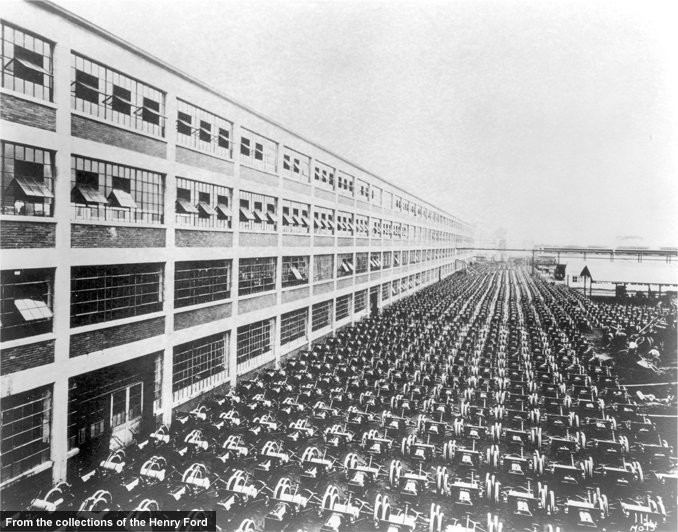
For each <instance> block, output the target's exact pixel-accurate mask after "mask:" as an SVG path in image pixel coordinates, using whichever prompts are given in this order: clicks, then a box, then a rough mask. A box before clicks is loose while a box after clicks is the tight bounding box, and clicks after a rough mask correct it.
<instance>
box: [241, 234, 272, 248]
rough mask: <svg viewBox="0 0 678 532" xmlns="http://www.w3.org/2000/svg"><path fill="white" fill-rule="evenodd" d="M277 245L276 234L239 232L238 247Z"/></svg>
mask: <svg viewBox="0 0 678 532" xmlns="http://www.w3.org/2000/svg"><path fill="white" fill-rule="evenodd" d="M277 245H278V235H277V234H269V233H240V247H275V246H277Z"/></svg>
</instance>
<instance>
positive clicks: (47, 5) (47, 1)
mask: <svg viewBox="0 0 678 532" xmlns="http://www.w3.org/2000/svg"><path fill="white" fill-rule="evenodd" d="M24 1H25V2H29V3H31V4H34V5H37V6H39V7H41V8H42V9H44V10H45V11H51V12H52V13H55V14H57V15H59V16H61V17H63V18H65V19H68V20H70V21H71V22H74V23H76V24H78V25H80V26H82V27H84V28H85V29H87V30H89V31H91V32H92V33H95V34H97V35H99V36H100V37H103V38H105V39H107V40H109V41H112V42H113V43H115V44H116V45H118V46H120V47H121V48H124V49H125V50H127V51H128V52H132V53H133V54H136V55H138V56H139V57H141V58H143V59H145V60H147V61H150V62H151V63H154V64H155V65H157V66H159V67H161V68H163V69H165V70H168V71H170V72H172V73H173V74H175V75H177V76H179V77H181V78H183V79H184V80H186V81H188V82H190V83H193V84H195V85H198V86H199V87H201V88H202V89H204V90H206V91H208V92H211V93H212V94H214V95H215V96H217V97H219V98H222V99H224V100H226V101H228V102H230V103H232V104H233V105H236V106H237V107H240V108H241V109H243V110H245V111H247V112H249V113H251V114H253V115H254V116H256V117H258V118H261V119H263V120H265V121H266V122H269V123H270V124H271V125H273V126H275V127H277V128H280V129H281V130H283V131H285V132H286V133H289V134H290V135H293V136H294V137H297V138H298V139H299V140H302V141H304V142H306V143H308V144H310V145H311V146H313V147H315V148H318V149H320V150H322V151H324V152H325V153H328V154H329V155H331V156H333V157H335V158H337V159H338V160H340V161H342V162H344V163H346V164H349V165H351V166H352V167H353V168H356V169H357V170H360V171H361V172H364V173H365V174H367V175H369V176H371V177H374V178H376V179H378V180H380V181H381V182H383V183H385V184H387V185H389V186H391V187H393V188H395V189H397V190H399V191H400V192H403V193H405V194H408V195H409V196H411V197H413V198H416V199H417V200H419V201H422V202H424V203H425V204H426V205H428V206H429V207H433V208H435V209H437V210H438V211H440V212H441V213H444V214H446V215H448V216H450V217H451V218H452V219H453V220H455V221H458V222H462V223H464V224H466V225H468V226H469V228H472V224H471V223H470V222H467V221H465V220H463V219H461V218H459V217H458V216H456V215H454V214H452V213H450V212H447V211H445V210H443V209H441V208H440V207H438V206H436V205H434V204H433V203H430V202H428V201H427V200H425V199H423V198H421V197H419V196H417V195H415V194H412V193H411V192H409V191H408V190H405V189H404V188H402V187H400V186H398V185H395V184H393V183H391V182H390V181H387V180H386V179H384V178H383V177H380V176H378V175H377V174H375V173H374V172H371V171H369V170H367V169H366V168H364V167H362V166H360V165H359V164H356V163H353V162H351V161H349V160H348V159H346V158H345V157H343V156H341V155H338V154H337V153H335V152H333V151H332V150H329V149H327V148H325V147H323V146H321V145H320V144H318V143H317V142H315V141H312V140H310V139H308V138H306V137H304V136H303V135H300V134H299V133H297V132H295V131H292V130H291V129H289V128H288V127H286V126H284V125H282V124H280V123H279V122H277V121H276V120H274V119H272V118H270V117H268V116H266V115H264V114H262V113H260V112H258V111H256V110H255V109H252V108H251V107H249V106H247V105H245V104H242V103H240V102H238V101H236V100H234V99H233V98H232V97H230V96H228V95H227V94H224V93H223V92H221V91H220V90H218V89H216V88H215V87H213V86H211V85H209V84H207V83H205V82H203V81H201V80H199V79H197V78H194V77H193V76H191V75H190V74H187V73H186V72H184V71H182V70H179V69H178V68H176V67H174V66H172V65H170V64H169V63H166V62H165V61H163V60H162V59H160V58H159V57H156V56H154V55H152V54H150V53H148V52H146V51H144V50H142V49H141V48H139V47H138V46H135V45H134V44H132V43H130V42H127V41H126V40H124V39H122V38H121V37H118V36H117V35H115V34H113V33H111V32H110V31H108V30H106V29H104V28H102V27H100V26H97V25H96V24H94V23H93V22H90V21H89V20H87V19H84V18H82V17H81V16H79V15H76V14H75V13H73V12H71V11H68V10H67V9H65V8H63V7H62V6H60V5H58V4H55V3H54V2H52V1H51V0H24Z"/></svg>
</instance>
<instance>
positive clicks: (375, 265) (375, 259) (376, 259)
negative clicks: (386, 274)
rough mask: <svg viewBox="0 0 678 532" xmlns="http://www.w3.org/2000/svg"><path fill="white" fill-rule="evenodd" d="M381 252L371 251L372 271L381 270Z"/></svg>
mask: <svg viewBox="0 0 678 532" xmlns="http://www.w3.org/2000/svg"><path fill="white" fill-rule="evenodd" d="M381 266H382V265H381V252H379V251H373V252H372V253H370V271H376V270H381Z"/></svg>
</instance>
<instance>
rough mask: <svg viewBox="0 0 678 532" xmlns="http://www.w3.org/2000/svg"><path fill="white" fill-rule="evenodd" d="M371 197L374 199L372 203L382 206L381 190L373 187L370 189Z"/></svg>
mask: <svg viewBox="0 0 678 532" xmlns="http://www.w3.org/2000/svg"><path fill="white" fill-rule="evenodd" d="M370 197H371V198H372V203H374V204H375V205H381V189H380V188H379V187H375V186H374V185H372V186H371V187H370Z"/></svg>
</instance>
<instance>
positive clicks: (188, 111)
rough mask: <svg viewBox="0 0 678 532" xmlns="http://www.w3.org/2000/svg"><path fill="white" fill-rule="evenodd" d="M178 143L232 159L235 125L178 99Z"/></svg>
mask: <svg viewBox="0 0 678 532" xmlns="http://www.w3.org/2000/svg"><path fill="white" fill-rule="evenodd" d="M177 143H178V144H181V145H182V146H188V147H189V148H195V149H197V150H200V151H204V152H207V153H213V154H215V155H218V156H221V157H228V158H229V159H230V158H231V157H232V155H233V151H232V150H233V124H232V123H231V122H229V121H228V120H225V119H224V118H221V117H220V116H217V115H215V114H213V113H210V112H209V111H205V110H204V109H200V107H196V106H194V105H191V104H190V103H188V102H185V101H183V100H180V99H178V98H177Z"/></svg>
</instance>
